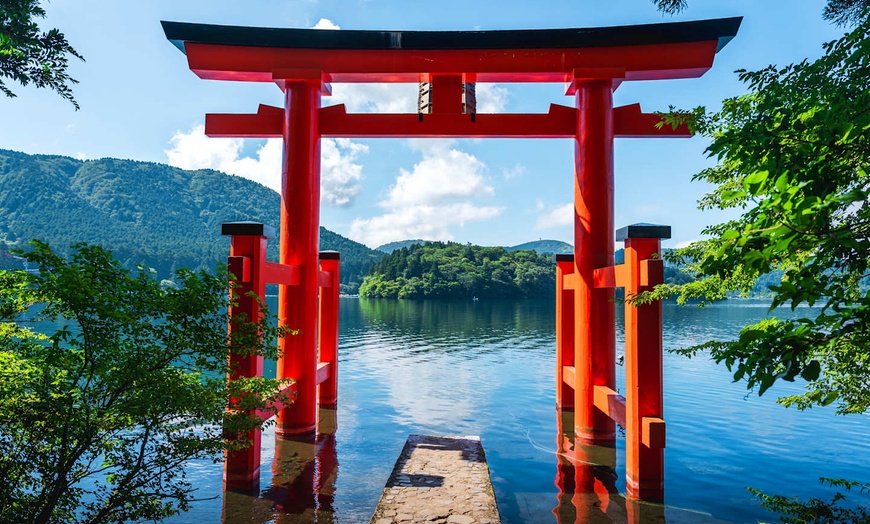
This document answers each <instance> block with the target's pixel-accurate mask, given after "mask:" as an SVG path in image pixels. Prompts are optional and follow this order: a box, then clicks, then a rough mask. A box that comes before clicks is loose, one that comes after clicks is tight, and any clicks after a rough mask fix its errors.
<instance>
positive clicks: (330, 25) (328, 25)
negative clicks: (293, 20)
mask: <svg viewBox="0 0 870 524" xmlns="http://www.w3.org/2000/svg"><path fill="white" fill-rule="evenodd" d="M311 29H341V28H340V27H338V25H337V24H336V23H335V22H333V21H332V20H329V19H328V18H321V19H320V20H318V21H317V23H316V24H314V26H313V27H312V28H311Z"/></svg>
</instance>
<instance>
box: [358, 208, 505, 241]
mask: <svg viewBox="0 0 870 524" xmlns="http://www.w3.org/2000/svg"><path fill="white" fill-rule="evenodd" d="M501 211H502V209H501V208H499V207H494V206H482V207H478V206H475V205H474V204H472V203H471V202H457V203H453V204H445V205H441V206H425V205H420V206H408V207H400V208H396V209H395V210H394V211H392V212H390V213H387V214H384V215H380V216H376V217H373V218H369V219H356V220H354V221H353V222H352V223H351V225H350V234H349V236H350V237H351V238H353V239H356V240H357V241H360V242H362V243H364V244H366V245H369V246H373V247H377V246H380V245H383V244H386V243H388V242H393V241H396V240H406V239H414V238H422V239H424V240H443V241H447V240H453V238H454V237H453V234H452V233H450V226H456V225H458V226H460V227H461V226H464V225H465V222H469V221H473V220H487V219H490V218H493V217H495V216H497V215H498V214H499V213H501Z"/></svg>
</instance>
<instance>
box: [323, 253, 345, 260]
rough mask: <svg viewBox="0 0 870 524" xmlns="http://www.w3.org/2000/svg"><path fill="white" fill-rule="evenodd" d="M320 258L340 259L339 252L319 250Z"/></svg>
mask: <svg viewBox="0 0 870 524" xmlns="http://www.w3.org/2000/svg"><path fill="white" fill-rule="evenodd" d="M320 260H341V253H339V252H338V251H321V252H320Z"/></svg>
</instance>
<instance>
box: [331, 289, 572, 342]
mask: <svg viewBox="0 0 870 524" xmlns="http://www.w3.org/2000/svg"><path fill="white" fill-rule="evenodd" d="M344 304H345V303H342V305H344ZM358 304H359V310H360V313H361V315H362V318H363V319H364V321H365V323H366V324H367V325H368V326H369V327H370V328H371V327H382V328H386V329H388V330H389V331H390V332H391V333H396V334H409V333H410V334H427V335H430V334H434V335H436V338H437V337H438V336H451V337H467V338H473V339H483V340H492V339H493V338H495V339H496V340H503V339H506V338H515V337H516V336H517V335H518V334H519V335H520V336H524V335H535V336H540V335H544V336H552V335H553V322H554V318H555V317H554V315H555V305H554V303H553V301H552V300H551V299H541V300H537V299H527V300H483V299H481V300H477V301H473V300H396V299H365V298H361V299H359V300H358Z"/></svg>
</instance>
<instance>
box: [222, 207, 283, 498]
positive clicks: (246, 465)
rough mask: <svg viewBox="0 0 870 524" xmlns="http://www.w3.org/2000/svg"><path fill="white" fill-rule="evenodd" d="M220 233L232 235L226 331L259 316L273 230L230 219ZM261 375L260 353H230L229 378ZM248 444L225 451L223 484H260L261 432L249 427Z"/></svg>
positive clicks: (238, 487)
mask: <svg viewBox="0 0 870 524" xmlns="http://www.w3.org/2000/svg"><path fill="white" fill-rule="evenodd" d="M223 234H225V235H232V239H231V241H230V256H229V258H228V259H227V268H228V270H229V272H230V274H231V275H232V276H231V278H232V282H233V284H234V285H235V286H237V287H236V289H235V293H234V295H235V303H234V304H231V306H230V308H229V316H230V323H229V333H230V337H231V339H232V336H233V334H235V333H237V332H239V330H240V328H241V323H242V322H245V321H249V322H250V321H257V320H259V319H260V316H261V313H260V305H259V302H258V301H257V299H256V298H254V297H252V296H249V293H251V292H253V293H255V294H256V295H257V296H259V297H263V296H265V293H266V280H265V275H264V271H263V268H264V267H265V264H266V240H267V238H268V237H270V236H274V230H273V229H272V228H270V227H268V226H264V225H263V224H256V223H230V224H224V225H223ZM261 376H263V357H262V355H238V354H235V353H231V354H230V358H229V373H228V376H227V379H228V380H237V379H239V378H250V377H261ZM244 437H245V438H246V439H247V440H248V441H249V442H250V445H249V446H248V447H247V448H245V449H240V450H236V451H227V452H226V461H225V463H224V487H225V489H233V490H244V491H250V490H256V489H257V488H258V487H259V484H260V442H261V432H260V431H259V430H252V431H250V432H248V434H247V435H245V436H244Z"/></svg>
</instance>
